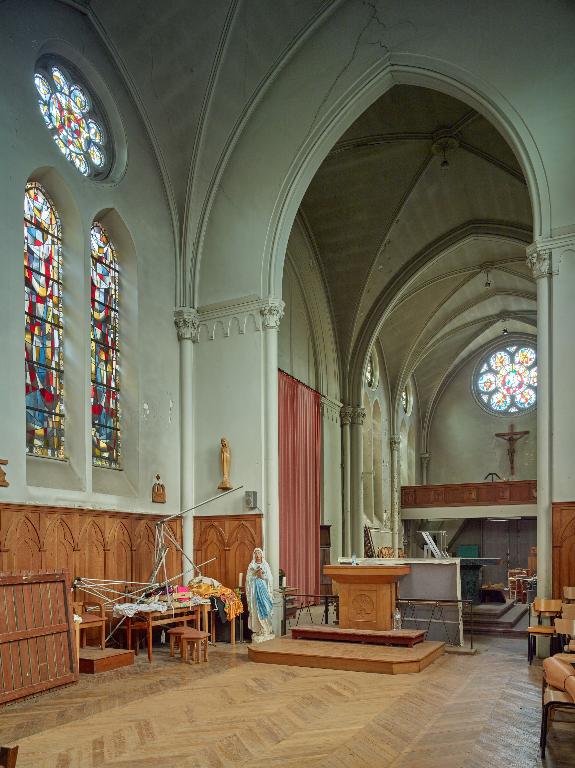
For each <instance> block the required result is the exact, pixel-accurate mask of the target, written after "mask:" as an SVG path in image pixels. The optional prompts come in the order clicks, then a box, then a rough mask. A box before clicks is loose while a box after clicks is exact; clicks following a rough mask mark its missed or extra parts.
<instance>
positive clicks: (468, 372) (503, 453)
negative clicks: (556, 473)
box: [428, 356, 537, 485]
mask: <svg viewBox="0 0 575 768" xmlns="http://www.w3.org/2000/svg"><path fill="white" fill-rule="evenodd" d="M477 359H478V358H477V356H475V357H473V358H472V359H471V360H470V361H469V362H468V363H467V364H465V365H464V366H463V367H462V368H460V370H459V371H458V373H457V374H456V375H455V377H454V378H453V379H452V380H451V382H450V383H449V384H448V385H447V387H446V388H445V390H444V392H443V395H442V396H441V399H440V400H439V403H438V405H437V408H436V410H435V413H434V415H433V421H432V423H431V429H430V438H429V450H430V453H431V459H430V462H429V471H428V482H429V483H432V484H435V485H437V484H441V483H466V482H481V481H483V479H484V477H485V475H486V474H487V473H488V472H497V474H498V475H500V476H501V477H502V478H507V479H508V478H509V461H508V458H507V443H506V442H505V441H504V440H501V439H499V438H496V437H495V436H494V434H495V432H507V430H508V429H509V425H510V424H511V423H512V422H513V424H514V426H515V429H516V430H529V434H528V435H527V436H526V437H524V438H523V439H522V440H521V441H520V442H519V443H518V444H517V449H516V456H515V479H516V480H535V478H536V476H537V473H536V472H537V471H536V467H537V415H536V411H532V412H531V413H528V414H523V415H516V414H514V415H513V416H506V417H503V416H491V415H489V414H488V413H487V412H486V411H484V410H483V408H481V407H480V406H479V405H478V404H477V403H476V402H475V399H474V397H473V394H472V392H471V376H472V374H473V370H474V367H475V365H476V363H477Z"/></svg>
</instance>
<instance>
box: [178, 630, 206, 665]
mask: <svg viewBox="0 0 575 768" xmlns="http://www.w3.org/2000/svg"><path fill="white" fill-rule="evenodd" d="M190 644H193V651H192V659H193V662H194V664H199V662H200V661H201V660H202V646H203V649H204V661H207V660H208V633H207V632H201V631H200V630H198V629H186V630H185V631H184V632H181V633H180V655H181V658H182V661H188V660H189V655H190ZM196 650H197V656H196Z"/></svg>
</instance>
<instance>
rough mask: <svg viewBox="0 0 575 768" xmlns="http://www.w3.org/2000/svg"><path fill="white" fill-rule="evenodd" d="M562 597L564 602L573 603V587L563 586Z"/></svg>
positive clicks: (574, 599) (574, 598) (574, 595)
mask: <svg viewBox="0 0 575 768" xmlns="http://www.w3.org/2000/svg"><path fill="white" fill-rule="evenodd" d="M563 599H564V600H565V602H566V603H575V587H563Z"/></svg>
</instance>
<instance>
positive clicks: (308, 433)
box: [279, 371, 321, 595]
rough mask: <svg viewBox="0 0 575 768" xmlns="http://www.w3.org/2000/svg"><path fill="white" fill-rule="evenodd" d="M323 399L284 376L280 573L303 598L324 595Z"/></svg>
mask: <svg viewBox="0 0 575 768" xmlns="http://www.w3.org/2000/svg"><path fill="white" fill-rule="evenodd" d="M320 451H321V416H320V395H319V392H315V391H314V390H313V389H310V388H309V387H306V386H305V384H302V383H301V382H299V381H298V380H297V379H294V378H293V377H292V376H288V374H287V373H284V372H283V371H280V372H279V485H280V488H279V490H280V568H283V570H284V571H285V573H286V578H287V584H288V586H292V587H297V589H298V593H300V594H308V595H319V585H320V579H319V576H320V574H319V568H320V564H319V524H320V478H321V465H320V461H321V457H320Z"/></svg>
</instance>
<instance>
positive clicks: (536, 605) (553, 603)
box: [527, 597, 562, 664]
mask: <svg viewBox="0 0 575 768" xmlns="http://www.w3.org/2000/svg"><path fill="white" fill-rule="evenodd" d="M561 607H562V603H561V600H549V599H547V598H541V597H536V598H535V600H534V601H533V604H532V606H531V608H530V611H531V609H532V610H533V613H535V615H536V616H537V624H536V625H531V626H529V627H527V659H528V660H529V664H531V662H532V661H533V657H534V656H535V644H536V640H537V638H538V637H548V638H549V639H550V641H551V652H553V650H554V638H555V635H556V632H555V627H554V626H553V621H554V620H555V619H556V618H557V617H558V616H560V615H561ZM544 618H548V619H549V620H550V621H551V624H550V625H544V624H542V623H541V621H542V619H544ZM530 624H531V622H530Z"/></svg>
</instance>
